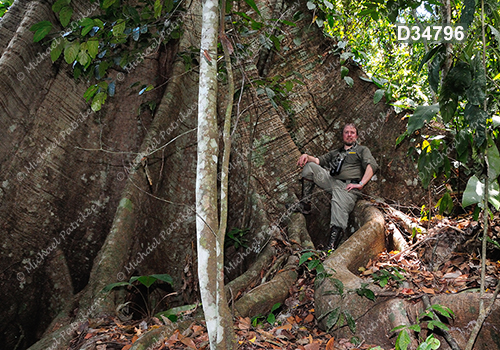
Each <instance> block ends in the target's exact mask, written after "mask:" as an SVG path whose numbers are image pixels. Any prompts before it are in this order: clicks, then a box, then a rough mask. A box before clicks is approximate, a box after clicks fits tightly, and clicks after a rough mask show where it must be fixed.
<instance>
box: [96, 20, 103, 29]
mask: <svg viewBox="0 0 500 350" xmlns="http://www.w3.org/2000/svg"><path fill="white" fill-rule="evenodd" d="M94 25H95V26H96V27H99V28H101V29H102V28H103V27H104V22H103V21H101V20H100V19H99V18H94Z"/></svg>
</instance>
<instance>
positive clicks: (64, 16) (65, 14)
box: [59, 6, 73, 27]
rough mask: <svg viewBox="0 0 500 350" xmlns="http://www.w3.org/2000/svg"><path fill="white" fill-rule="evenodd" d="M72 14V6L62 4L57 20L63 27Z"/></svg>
mask: <svg viewBox="0 0 500 350" xmlns="http://www.w3.org/2000/svg"><path fill="white" fill-rule="evenodd" d="M72 15H73V8H72V7H70V6H64V7H63V8H62V9H61V11H60V12H59V21H61V24H62V26H63V27H66V26H67V25H68V24H69V21H70V20H71V16H72Z"/></svg>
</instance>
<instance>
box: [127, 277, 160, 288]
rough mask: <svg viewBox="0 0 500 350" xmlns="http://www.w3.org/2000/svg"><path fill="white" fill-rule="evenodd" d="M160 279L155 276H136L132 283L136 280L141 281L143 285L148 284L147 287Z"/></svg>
mask: <svg viewBox="0 0 500 350" xmlns="http://www.w3.org/2000/svg"><path fill="white" fill-rule="evenodd" d="M157 280H158V279H157V278H156V277H153V276H134V277H132V278H131V279H130V283H133V282H135V281H139V282H140V283H142V284H143V285H145V286H146V288H149V287H151V285H152V284H153V283H155V282H156V281H157Z"/></svg>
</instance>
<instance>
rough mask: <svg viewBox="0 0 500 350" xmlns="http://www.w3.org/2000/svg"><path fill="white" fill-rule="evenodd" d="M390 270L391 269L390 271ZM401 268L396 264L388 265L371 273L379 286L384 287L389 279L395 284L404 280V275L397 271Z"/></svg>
mask: <svg viewBox="0 0 500 350" xmlns="http://www.w3.org/2000/svg"><path fill="white" fill-rule="evenodd" d="M391 270H392V271H391ZM399 270H401V269H400V268H398V267H397V266H389V267H387V269H382V270H379V271H377V272H375V273H374V274H373V275H372V279H373V281H374V282H377V283H378V284H379V285H380V287H382V288H384V287H385V286H386V285H387V283H389V281H395V282H396V283H397V284H400V283H402V281H404V280H405V278H404V276H403V275H402V274H401V273H400V272H399Z"/></svg>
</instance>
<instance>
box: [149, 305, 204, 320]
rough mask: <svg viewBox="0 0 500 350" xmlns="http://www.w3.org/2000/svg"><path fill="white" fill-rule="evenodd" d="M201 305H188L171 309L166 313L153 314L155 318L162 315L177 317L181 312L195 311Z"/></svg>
mask: <svg viewBox="0 0 500 350" xmlns="http://www.w3.org/2000/svg"><path fill="white" fill-rule="evenodd" d="M200 305H201V304H189V305H182V306H177V307H173V308H171V309H168V310H166V311H162V312H158V313H157V314H155V317H158V318H159V317H160V315H163V316H165V317H168V316H171V315H178V314H180V313H181V312H186V311H190V310H193V309H195V308H196V307H198V306H200Z"/></svg>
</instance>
